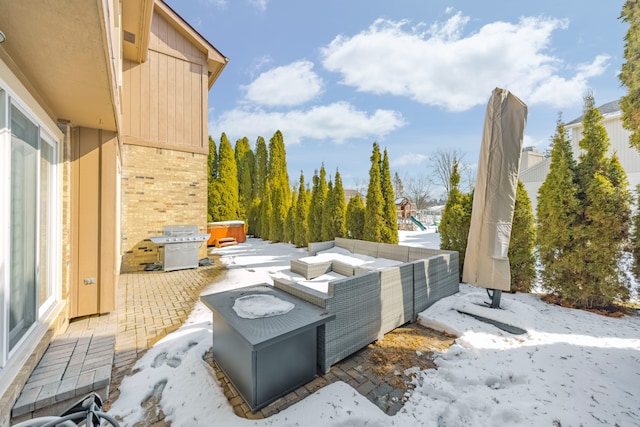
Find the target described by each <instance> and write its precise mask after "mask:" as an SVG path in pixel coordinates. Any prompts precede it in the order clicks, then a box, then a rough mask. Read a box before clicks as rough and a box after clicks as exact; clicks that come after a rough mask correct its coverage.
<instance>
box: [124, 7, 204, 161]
mask: <svg viewBox="0 0 640 427" xmlns="http://www.w3.org/2000/svg"><path fill="white" fill-rule="evenodd" d="M122 89H123V104H122V105H123V128H122V134H123V136H124V142H125V143H129V144H136V145H143V146H149V147H159V148H169V149H175V150H183V151H189V152H197V153H206V152H207V151H208V143H207V141H208V138H207V116H206V115H207V104H208V89H209V88H208V80H207V62H206V57H205V55H204V53H202V52H201V51H199V50H198V49H197V48H196V47H195V46H194V45H193V44H192V43H191V42H189V40H187V38H186V37H184V36H183V35H182V34H181V33H180V32H178V30H177V29H176V28H174V27H173V26H171V25H170V24H169V23H168V22H167V21H166V20H165V19H164V18H163V17H162V16H161V15H160V14H159V13H158V12H154V15H153V22H152V26H151V38H150V41H149V54H148V60H147V61H146V62H143V63H140V64H138V63H136V62H133V61H130V60H125V61H124V71H123V88H122Z"/></svg>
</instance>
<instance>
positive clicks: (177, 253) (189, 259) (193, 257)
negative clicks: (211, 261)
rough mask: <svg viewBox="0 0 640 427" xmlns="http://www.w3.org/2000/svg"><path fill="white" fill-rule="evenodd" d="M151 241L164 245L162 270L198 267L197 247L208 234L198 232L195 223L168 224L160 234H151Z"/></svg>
mask: <svg viewBox="0 0 640 427" xmlns="http://www.w3.org/2000/svg"><path fill="white" fill-rule="evenodd" d="M150 239H151V241H152V242H153V243H155V244H158V245H164V250H163V256H162V266H163V270H164V271H173V270H184V269H187V268H198V264H199V259H198V247H199V246H200V244H201V243H202V242H206V241H207V240H208V239H209V234H198V226H197V225H170V226H166V227H164V234H163V235H162V236H152V237H150Z"/></svg>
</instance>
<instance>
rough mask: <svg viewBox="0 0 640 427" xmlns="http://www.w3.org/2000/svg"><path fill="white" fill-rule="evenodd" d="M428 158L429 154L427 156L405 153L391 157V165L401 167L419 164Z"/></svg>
mask: <svg viewBox="0 0 640 427" xmlns="http://www.w3.org/2000/svg"><path fill="white" fill-rule="evenodd" d="M428 159H429V156H425V155H424V154H417V153H407V154H403V155H402V156H400V157H397V158H394V159H391V162H390V166H392V167H399V166H407V165H419V164H421V163H423V162H424V161H425V160H428Z"/></svg>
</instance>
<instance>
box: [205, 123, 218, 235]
mask: <svg viewBox="0 0 640 427" xmlns="http://www.w3.org/2000/svg"><path fill="white" fill-rule="evenodd" d="M217 157H218V155H217V151H216V142H215V141H214V140H213V138H211V136H209V154H208V155H207V221H208V222H212V221H213V215H214V206H215V204H216V203H217V200H219V199H220V195H219V194H218V187H217V186H216V185H215V180H216V178H218V165H217Z"/></svg>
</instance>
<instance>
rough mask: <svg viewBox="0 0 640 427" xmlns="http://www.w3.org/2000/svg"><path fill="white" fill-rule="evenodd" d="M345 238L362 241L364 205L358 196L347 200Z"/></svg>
mask: <svg viewBox="0 0 640 427" xmlns="http://www.w3.org/2000/svg"><path fill="white" fill-rule="evenodd" d="M345 222H346V228H347V237H349V238H351V239H358V240H362V236H363V234H364V203H362V199H361V198H360V195H356V196H354V197H352V198H351V199H350V200H349V203H348V204H347V214H346V221H345Z"/></svg>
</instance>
